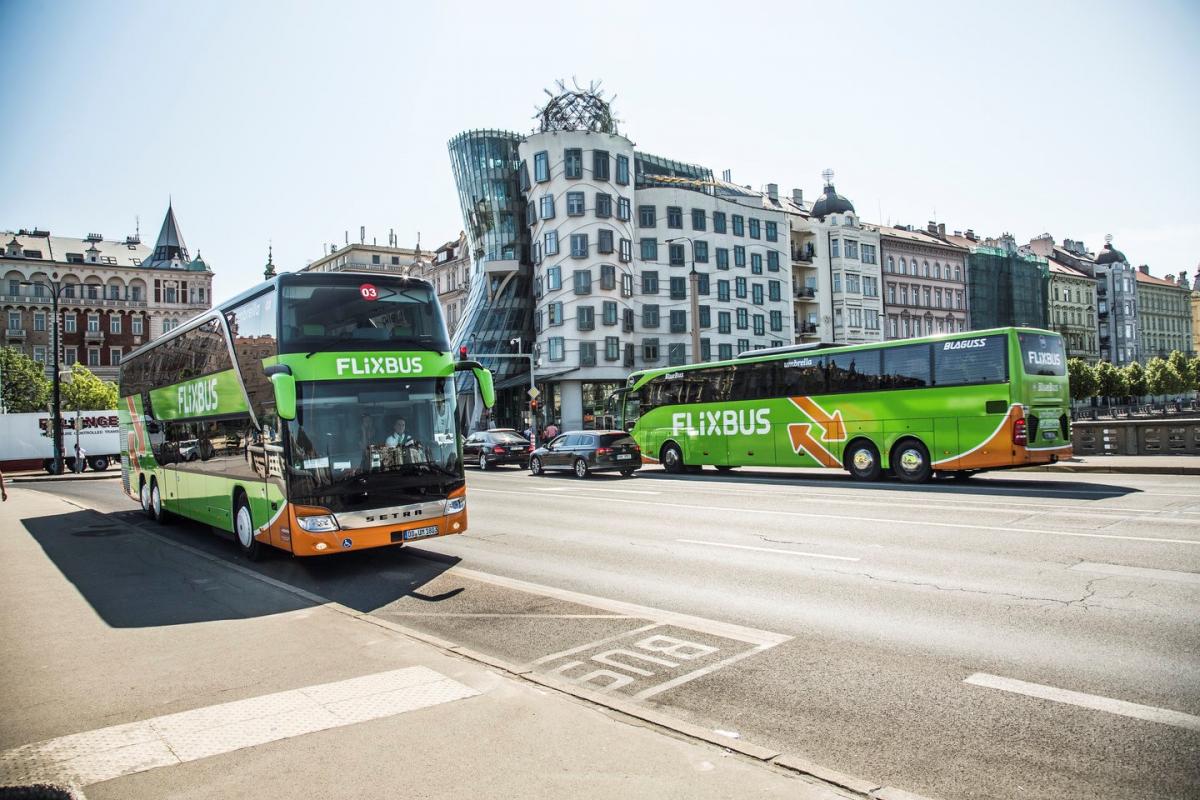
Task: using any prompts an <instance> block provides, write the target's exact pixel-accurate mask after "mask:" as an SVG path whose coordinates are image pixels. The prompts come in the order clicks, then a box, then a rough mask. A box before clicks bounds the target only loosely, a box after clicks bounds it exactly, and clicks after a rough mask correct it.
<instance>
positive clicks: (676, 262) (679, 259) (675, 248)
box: [669, 244, 686, 267]
mask: <svg viewBox="0 0 1200 800" xmlns="http://www.w3.org/2000/svg"><path fill="white" fill-rule="evenodd" d="M669 254H670V262H671V266H672V267H682V266H683V265H684V264H685V263H686V262H685V261H684V257H683V245H681V244H672V245H671V246H670V249H669Z"/></svg>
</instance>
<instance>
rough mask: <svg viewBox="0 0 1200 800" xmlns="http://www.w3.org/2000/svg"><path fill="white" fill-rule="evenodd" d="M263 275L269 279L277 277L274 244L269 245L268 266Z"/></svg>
mask: <svg viewBox="0 0 1200 800" xmlns="http://www.w3.org/2000/svg"><path fill="white" fill-rule="evenodd" d="M263 277H264V278H266V279H267V280H270V279H271V278H274V277H275V248H274V245H271V244H268V245H267V268H266V269H264V270H263Z"/></svg>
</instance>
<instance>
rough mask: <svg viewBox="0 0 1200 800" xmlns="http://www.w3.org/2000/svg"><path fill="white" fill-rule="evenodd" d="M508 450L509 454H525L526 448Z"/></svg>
mask: <svg viewBox="0 0 1200 800" xmlns="http://www.w3.org/2000/svg"><path fill="white" fill-rule="evenodd" d="M508 449H509V452H512V453H524V452H525V448H524V447H510V448H508Z"/></svg>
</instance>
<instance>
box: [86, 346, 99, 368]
mask: <svg viewBox="0 0 1200 800" xmlns="http://www.w3.org/2000/svg"><path fill="white" fill-rule="evenodd" d="M87 353H88V362H87V365H88V366H89V367H98V366H100V348H99V347H89V348H88V351H87Z"/></svg>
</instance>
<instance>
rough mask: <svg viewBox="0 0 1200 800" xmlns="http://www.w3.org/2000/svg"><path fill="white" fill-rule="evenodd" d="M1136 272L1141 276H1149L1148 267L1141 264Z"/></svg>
mask: <svg viewBox="0 0 1200 800" xmlns="http://www.w3.org/2000/svg"><path fill="white" fill-rule="evenodd" d="M1138 272H1140V273H1142V274H1143V275H1149V274H1150V265H1149V264H1142V265H1141V266H1140V267H1138Z"/></svg>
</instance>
